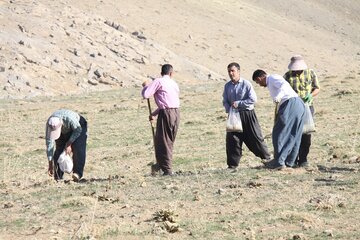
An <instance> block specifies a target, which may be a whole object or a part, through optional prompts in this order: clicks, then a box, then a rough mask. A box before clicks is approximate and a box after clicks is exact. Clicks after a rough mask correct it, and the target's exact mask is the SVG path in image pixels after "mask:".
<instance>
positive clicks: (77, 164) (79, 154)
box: [54, 116, 87, 179]
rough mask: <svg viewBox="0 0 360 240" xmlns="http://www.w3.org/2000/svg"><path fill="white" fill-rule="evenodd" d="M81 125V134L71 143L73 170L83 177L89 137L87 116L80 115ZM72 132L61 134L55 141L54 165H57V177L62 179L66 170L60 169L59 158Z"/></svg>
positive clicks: (55, 176) (55, 175)
mask: <svg viewBox="0 0 360 240" xmlns="http://www.w3.org/2000/svg"><path fill="white" fill-rule="evenodd" d="M79 122H80V125H81V129H82V131H81V134H80V136H79V137H78V138H77V139H76V140H75V141H74V142H73V143H72V144H71V148H72V153H73V162H74V167H73V172H74V173H77V174H79V177H80V178H81V177H82V176H83V172H84V166H85V160H86V139H87V122H86V120H85V118H83V117H82V116H80V120H79ZM71 134H72V132H69V133H67V134H61V135H60V137H59V138H58V139H57V140H56V141H55V144H56V148H55V153H54V165H55V171H54V172H55V174H54V178H55V179H62V178H63V175H64V172H63V171H61V170H60V167H59V164H58V162H57V160H58V159H59V156H60V154H61V153H62V152H63V151H64V149H65V145H66V143H67V141H68V140H69V138H70V136H71Z"/></svg>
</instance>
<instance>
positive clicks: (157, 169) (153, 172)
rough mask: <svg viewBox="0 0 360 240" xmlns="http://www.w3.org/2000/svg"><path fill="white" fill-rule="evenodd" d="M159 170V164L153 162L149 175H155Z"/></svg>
mask: <svg viewBox="0 0 360 240" xmlns="http://www.w3.org/2000/svg"><path fill="white" fill-rule="evenodd" d="M159 171H160V167H159V164H157V163H154V164H153V165H151V175H152V176H155V175H156V174H157V173H158V172H159Z"/></svg>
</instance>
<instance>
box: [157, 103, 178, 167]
mask: <svg viewBox="0 0 360 240" xmlns="http://www.w3.org/2000/svg"><path fill="white" fill-rule="evenodd" d="M179 122H180V111H179V109H177V108H171V109H162V110H160V111H159V115H158V118H157V121H156V134H155V157H156V162H157V164H158V165H159V167H160V168H161V170H162V171H163V172H164V173H171V171H172V170H171V169H172V160H173V147H174V142H175V138H176V134H177V131H178V128H179Z"/></svg>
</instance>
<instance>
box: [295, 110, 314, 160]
mask: <svg viewBox="0 0 360 240" xmlns="http://www.w3.org/2000/svg"><path fill="white" fill-rule="evenodd" d="M310 111H311V115H312V116H313V117H314V112H315V109H314V107H313V106H310ZM310 146H311V134H303V135H302V136H301V144H300V149H299V155H298V157H297V159H296V164H302V163H304V162H307V161H308V159H307V156H308V154H309V152H310Z"/></svg>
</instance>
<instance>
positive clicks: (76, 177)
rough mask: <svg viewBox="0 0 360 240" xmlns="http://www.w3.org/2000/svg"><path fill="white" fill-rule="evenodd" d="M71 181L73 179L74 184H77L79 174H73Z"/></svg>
mask: <svg viewBox="0 0 360 240" xmlns="http://www.w3.org/2000/svg"><path fill="white" fill-rule="evenodd" d="M72 179H73V181H74V182H79V181H80V176H79V174H77V173H73V175H72Z"/></svg>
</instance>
